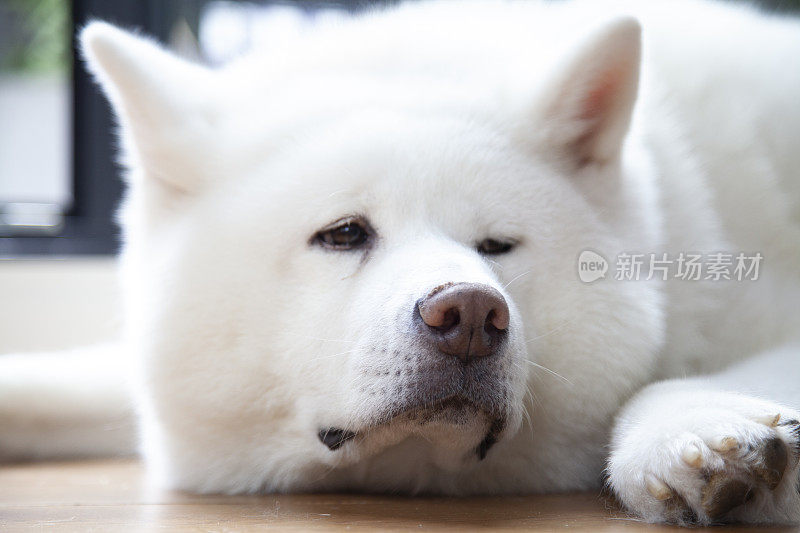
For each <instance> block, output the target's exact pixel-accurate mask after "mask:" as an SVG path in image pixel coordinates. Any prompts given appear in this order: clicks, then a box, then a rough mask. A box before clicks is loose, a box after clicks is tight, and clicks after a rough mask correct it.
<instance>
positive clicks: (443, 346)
mask: <svg viewBox="0 0 800 533" xmlns="http://www.w3.org/2000/svg"><path fill="white" fill-rule="evenodd" d="M417 308H418V310H419V315H420V316H421V317H422V322H423V325H422V329H423V330H424V331H423V334H424V335H425V336H427V337H428V338H429V339H430V340H431V341H432V342H433V343H434V344H435V345H436V347H437V348H438V349H439V350H440V351H442V352H444V353H446V354H449V355H455V356H457V357H458V358H460V359H461V360H462V361H464V362H465V363H466V362H469V360H470V359H471V358H473V357H485V356H487V355H492V354H493V353H494V352H495V351H496V350H497V348H498V346H500V344H501V343H502V341H503V338H504V337H505V334H506V331H507V330H508V321H509V313H508V305H507V304H506V300H505V298H503V295H502V294H500V293H499V292H498V291H497V289H494V288H492V287H490V286H488V285H483V284H480V283H447V284H444V285H440V286H439V287H436V288H435V289H433V290H432V291H431V292H430V293H429V294H428V295H427V296H425V297H424V298H422V299H421V300H419V301H418V302H417Z"/></svg>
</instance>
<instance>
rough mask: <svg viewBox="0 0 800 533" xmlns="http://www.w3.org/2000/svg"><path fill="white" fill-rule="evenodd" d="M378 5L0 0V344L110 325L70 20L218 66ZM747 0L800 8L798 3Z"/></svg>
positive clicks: (110, 173) (32, 346)
mask: <svg viewBox="0 0 800 533" xmlns="http://www.w3.org/2000/svg"><path fill="white" fill-rule="evenodd" d="M447 1H454V2H456V1H458V0H447ZM556 1H557V0H556ZM641 1H647V0H641ZM731 1H734V0H731ZM392 2H393V0H379V1H369V0H339V1H336V0H330V1H325V0H298V1H283V2H277V1H268V0H267V1H248V2H245V1H232V0H72V1H69V0H0V354H2V353H7V352H14V351H28V350H48V349H61V348H65V347H69V346H75V345H80V344H84V343H92V342H97V341H104V340H110V339H112V338H113V337H114V336H115V335H116V333H117V331H118V329H119V313H118V307H117V302H118V293H117V287H116V277H115V272H114V270H115V269H114V260H113V256H114V254H115V253H116V251H117V249H118V247H119V240H118V229H117V227H116V225H115V223H114V222H113V214H114V211H115V209H116V205H117V203H118V202H119V198H120V194H121V192H122V183H121V181H120V179H119V177H118V168H117V166H116V164H115V162H114V157H115V156H114V150H115V138H114V135H113V120H112V118H111V115H110V112H109V108H108V105H107V103H106V102H105V100H104V99H103V97H102V96H101V94H100V93H99V91H98V89H97V88H96V87H95V86H94V84H93V82H92V81H91V79H90V78H89V76H88V75H87V73H86V72H85V70H84V69H83V67H82V65H81V62H80V59H79V58H78V57H77V55H76V50H75V33H76V29H79V28H80V27H81V26H82V25H84V24H85V23H86V22H87V21H88V20H91V19H93V18H99V19H103V20H108V21H111V22H114V23H116V24H120V25H123V26H126V27H130V28H138V29H140V30H142V31H143V32H145V33H147V34H150V35H154V36H156V37H157V38H158V39H159V40H161V41H162V42H164V43H167V44H168V46H169V47H170V48H172V49H173V50H174V51H175V52H176V53H178V54H180V55H182V56H184V57H187V58H190V59H192V60H195V61H200V62H205V63H209V64H221V63H224V62H226V61H228V60H230V59H232V58H234V57H236V56H237V55H240V54H243V53H245V52H246V51H247V50H248V49H249V48H251V47H253V46H256V45H261V44H277V47H276V48H277V49H280V42H281V40H283V39H286V38H287V36H289V35H292V34H296V33H297V32H302V31H304V30H305V29H307V28H309V27H311V26H312V25H313V24H314V22H315V21H318V20H319V19H320V18H322V17H338V16H343V15H345V14H346V13H348V12H354V11H358V10H360V9H364V8H368V7H370V6H374V5H375V4H386V3H392ZM757 3H758V4H760V5H761V6H763V7H764V8H765V9H767V10H777V11H798V10H800V0H760V1H759V2H757Z"/></svg>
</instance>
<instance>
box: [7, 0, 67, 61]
mask: <svg viewBox="0 0 800 533" xmlns="http://www.w3.org/2000/svg"><path fill="white" fill-rule="evenodd" d="M0 17H2V18H3V19H4V20H3V21H2V24H1V25H0V32H3V33H5V36H4V37H3V39H2V49H0V71H9V70H10V71H18V72H19V71H24V72H52V71H61V70H65V69H66V68H67V66H68V65H69V59H70V54H69V50H70V33H69V32H70V24H69V2H68V1H66V0H0Z"/></svg>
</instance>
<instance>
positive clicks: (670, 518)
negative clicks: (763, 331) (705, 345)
mask: <svg viewBox="0 0 800 533" xmlns="http://www.w3.org/2000/svg"><path fill="white" fill-rule="evenodd" d="M779 402H780V403H779ZM798 407H800V347H798V346H794V347H792V348H786V349H783V350H779V351H776V352H772V353H769V354H765V355H763V356H760V357H758V358H755V359H753V360H749V361H746V362H745V363H742V364H739V365H737V366H736V367H733V368H731V369H730V370H727V371H725V372H723V373H721V374H718V375H715V376H709V377H705V378H689V379H680V380H671V381H664V382H660V383H655V384H653V385H650V386H648V387H646V388H645V389H643V390H642V391H641V392H640V393H639V394H637V395H636V396H635V397H634V398H633V399H632V400H631V401H630V402H628V404H627V405H626V406H625V407H624V408H623V410H622V411H621V413H620V414H619V416H618V418H617V421H616V423H615V427H614V433H613V441H612V450H611V455H610V457H609V461H608V477H609V484H610V486H611V488H612V489H613V491H614V493H615V494H616V495H617V497H618V498H619V499H620V500H621V501H622V502H623V503H624V504H625V506H626V507H627V508H628V509H629V510H631V511H632V512H634V513H636V514H638V515H640V516H642V517H643V518H645V519H646V520H648V521H651V522H673V523H680V524H696V523H699V524H711V523H721V522H748V523H797V522H800V493H798V482H800V477H799V475H798V470H799V469H798V457H800V413H798Z"/></svg>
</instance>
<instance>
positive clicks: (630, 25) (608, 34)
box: [538, 17, 641, 167]
mask: <svg viewBox="0 0 800 533" xmlns="http://www.w3.org/2000/svg"><path fill="white" fill-rule="evenodd" d="M640 55H641V27H640V26H639V23H638V22H637V21H636V20H635V19H633V18H630V17H624V18H620V19H615V20H614V21H612V22H610V23H608V24H607V25H604V26H603V27H602V28H600V29H599V30H598V31H597V32H596V33H595V34H594V35H593V36H592V37H591V38H589V39H588V40H587V41H584V43H583V45H582V46H580V47H579V48H578V50H577V53H575V54H574V55H573V56H572V57H571V59H570V60H569V61H568V62H567V64H566V67H565V68H563V69H562V70H561V71H560V72H559V73H558V74H557V75H556V77H555V80H554V81H553V82H552V83H551V84H550V85H548V87H547V89H546V91H545V97H544V98H543V100H540V101H542V102H543V104H542V107H540V108H539V113H540V115H539V117H538V118H539V121H540V123H541V124H543V125H544V131H543V132H542V133H544V134H545V137H546V139H547V140H546V144H547V145H548V147H549V148H550V149H553V150H556V151H557V152H560V155H561V156H562V157H565V158H567V159H568V160H569V161H570V162H571V163H573V164H574V165H576V166H578V167H582V166H585V165H587V164H591V163H603V162H605V161H609V160H613V159H615V158H616V157H617V156H618V155H619V152H620V149H621V146H622V141H623V140H624V138H625V135H626V133H627V131H628V127H629V125H630V119H631V112H632V111H633V105H634V103H635V101H636V94H637V91H638V85H639V62H640Z"/></svg>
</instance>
